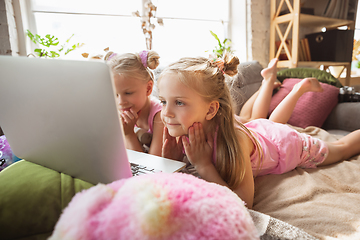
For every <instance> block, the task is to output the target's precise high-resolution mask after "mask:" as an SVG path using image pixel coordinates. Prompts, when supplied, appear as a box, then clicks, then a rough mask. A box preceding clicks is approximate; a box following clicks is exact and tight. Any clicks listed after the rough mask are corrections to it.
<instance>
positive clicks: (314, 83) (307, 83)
mask: <svg viewBox="0 0 360 240" xmlns="http://www.w3.org/2000/svg"><path fill="white" fill-rule="evenodd" d="M294 88H296V89H297V90H300V91H302V92H303V93H305V92H323V91H324V89H323V88H322V87H321V84H320V83H319V81H318V80H317V79H316V78H304V79H303V80H301V81H300V82H299V83H297V84H295V86H294Z"/></svg>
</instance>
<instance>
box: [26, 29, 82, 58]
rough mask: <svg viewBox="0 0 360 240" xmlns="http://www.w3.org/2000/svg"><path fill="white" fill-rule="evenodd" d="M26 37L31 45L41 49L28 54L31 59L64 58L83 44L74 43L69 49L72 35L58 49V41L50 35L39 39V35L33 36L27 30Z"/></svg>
mask: <svg viewBox="0 0 360 240" xmlns="http://www.w3.org/2000/svg"><path fill="white" fill-rule="evenodd" d="M26 35H27V36H28V37H29V38H30V40H31V41H32V42H33V43H35V44H39V45H40V46H42V48H36V49H35V50H34V53H30V54H29V55H28V57H29V56H33V57H44V58H59V57H60V56H61V55H62V54H63V55H64V56H65V55H67V54H69V53H70V52H72V51H74V50H75V49H78V48H80V47H82V46H83V45H84V43H76V44H73V45H72V46H71V47H67V45H68V44H69V42H70V40H71V38H72V37H73V36H74V34H73V35H71V37H69V38H68V39H66V41H65V43H63V44H62V45H60V47H58V45H59V39H58V38H57V37H55V36H52V35H50V34H47V35H45V37H41V36H40V35H38V34H35V35H34V34H33V33H32V32H30V30H27V31H26ZM65 49H66V50H65Z"/></svg>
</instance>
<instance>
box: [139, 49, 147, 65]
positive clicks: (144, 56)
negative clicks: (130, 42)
mask: <svg viewBox="0 0 360 240" xmlns="http://www.w3.org/2000/svg"><path fill="white" fill-rule="evenodd" d="M139 56H140V59H141V62H142V64H143V65H144V67H145V68H147V58H148V51H147V50H144V51H141V52H140V53H139Z"/></svg>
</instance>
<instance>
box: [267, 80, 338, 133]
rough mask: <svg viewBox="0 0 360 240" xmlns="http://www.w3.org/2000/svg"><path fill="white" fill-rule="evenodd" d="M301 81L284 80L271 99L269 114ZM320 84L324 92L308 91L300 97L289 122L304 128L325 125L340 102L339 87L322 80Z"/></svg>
mask: <svg viewBox="0 0 360 240" xmlns="http://www.w3.org/2000/svg"><path fill="white" fill-rule="evenodd" d="M300 81H301V79H298V78H287V79H285V80H284V81H283V83H282V86H281V88H280V90H279V91H278V92H277V93H275V94H274V95H273V97H272V99H271V103H270V109H269V115H270V113H271V112H272V111H273V110H274V109H275V107H276V106H277V105H278V104H279V103H280V102H281V101H282V100H283V99H284V98H285V96H286V95H287V94H288V93H289V92H290V91H291V89H292V88H293V86H294V85H295V84H296V83H298V82H300ZM320 84H321V86H322V87H323V89H324V91H323V92H307V93H304V94H303V95H302V96H301V97H300V98H299V100H298V102H297V104H296V106H295V109H294V112H293V113H292V115H291V117H290V119H289V121H288V124H290V125H292V126H296V127H302V128H306V127H308V126H315V127H321V126H322V125H323V123H324V122H325V120H326V118H327V117H328V116H329V114H330V113H331V111H332V110H333V108H334V107H335V106H336V105H337V103H338V94H339V88H337V87H335V86H332V85H329V84H326V83H321V82H320Z"/></svg>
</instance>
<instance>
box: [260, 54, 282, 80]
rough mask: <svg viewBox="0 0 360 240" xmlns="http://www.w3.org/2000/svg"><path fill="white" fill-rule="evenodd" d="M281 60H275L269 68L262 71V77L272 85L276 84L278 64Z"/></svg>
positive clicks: (270, 63)
mask: <svg viewBox="0 0 360 240" xmlns="http://www.w3.org/2000/svg"><path fill="white" fill-rule="evenodd" d="M278 61H279V60H278V59H277V58H273V59H272V60H271V61H270V62H269V64H268V66H267V68H264V69H263V70H262V71H261V76H262V77H263V78H264V80H265V81H268V82H271V83H275V81H276V74H277V67H276V65H277V62H278Z"/></svg>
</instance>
